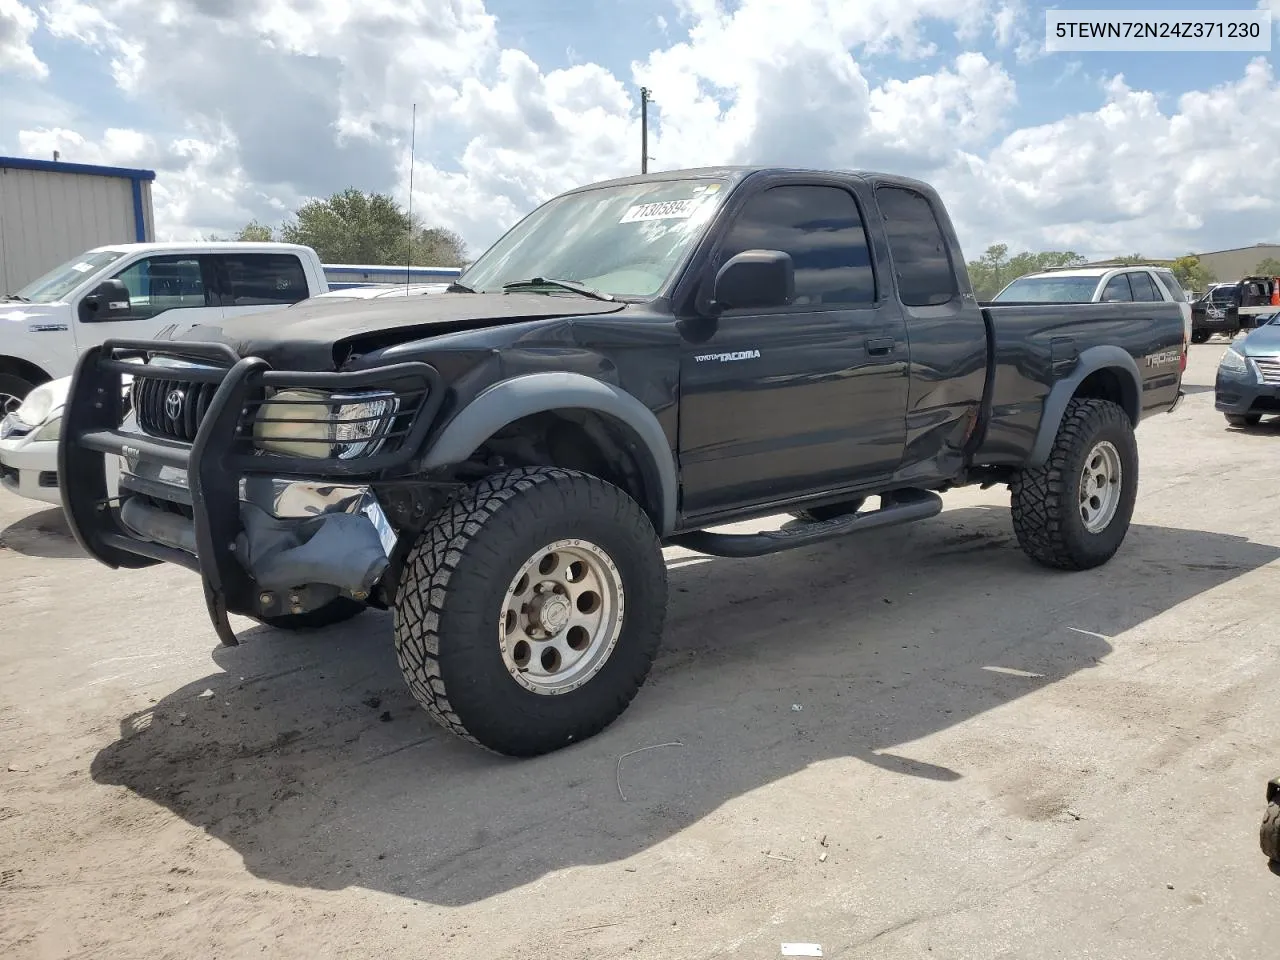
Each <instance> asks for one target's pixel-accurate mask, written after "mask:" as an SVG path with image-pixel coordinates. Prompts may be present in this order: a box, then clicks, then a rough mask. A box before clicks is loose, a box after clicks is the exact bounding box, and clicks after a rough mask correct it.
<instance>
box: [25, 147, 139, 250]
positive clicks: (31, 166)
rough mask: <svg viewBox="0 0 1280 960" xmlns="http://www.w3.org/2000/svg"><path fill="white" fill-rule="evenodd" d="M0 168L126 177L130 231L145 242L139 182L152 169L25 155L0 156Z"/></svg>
mask: <svg viewBox="0 0 1280 960" xmlns="http://www.w3.org/2000/svg"><path fill="white" fill-rule="evenodd" d="M0 170H35V171H37V172H39V173H74V174H80V175H82V176H89V177H117V178H119V179H121V180H128V181H129V185H130V186H131V187H132V188H133V235H134V237H135V238H137V242H138V243H146V242H147V215H146V211H145V210H144V209H143V206H142V183H143V181H144V180H148V181H149V180H154V179H155V178H156V172H155V171H154V170H134V169H131V168H129V167H99V166H95V165H93V164H89V163H63V162H62V161H60V160H32V159H30V158H29V157H0Z"/></svg>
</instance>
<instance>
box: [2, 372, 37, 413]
mask: <svg viewBox="0 0 1280 960" xmlns="http://www.w3.org/2000/svg"><path fill="white" fill-rule="evenodd" d="M35 388H36V384H34V383H32V382H31V381H30V380H27V379H26V378H24V377H20V376H18V375H17V374H14V373H0V417H3V416H5V415H6V414H10V413H13V411H15V410H17V409H18V407H20V406H22V401H23V400H25V399H27V394H28V393H30V392H31V391H32V390H34V389H35Z"/></svg>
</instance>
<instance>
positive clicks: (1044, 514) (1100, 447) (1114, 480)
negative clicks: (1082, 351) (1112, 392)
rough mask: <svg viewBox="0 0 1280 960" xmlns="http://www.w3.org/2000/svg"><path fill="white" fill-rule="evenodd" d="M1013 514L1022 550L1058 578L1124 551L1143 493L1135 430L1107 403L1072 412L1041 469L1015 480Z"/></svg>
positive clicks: (1080, 402)
mask: <svg viewBox="0 0 1280 960" xmlns="http://www.w3.org/2000/svg"><path fill="white" fill-rule="evenodd" d="M1011 487H1012V493H1013V496H1012V500H1011V504H1010V506H1011V509H1012V512H1013V529H1014V533H1015V534H1016V535H1017V537H1018V543H1019V545H1021V547H1022V549H1023V551H1024V552H1025V553H1026V554H1027V556H1029V557H1031V559H1033V560H1035V561H1036V562H1038V563H1041V564H1043V565H1044V566H1046V567H1051V568H1054V569H1058V570H1088V569H1090V568H1093V567H1098V566H1101V565H1102V564H1104V563H1106V562H1107V561H1108V560H1110V559H1111V558H1112V557H1113V556H1114V555H1115V553H1116V551H1117V550H1119V549H1120V544H1121V543H1122V542H1123V541H1124V538H1125V535H1126V534H1127V533H1128V531H1129V521H1130V519H1131V518H1132V516H1133V504H1134V501H1135V499H1136V498H1137V493H1138V445H1137V441H1136V440H1135V438H1134V435H1133V424H1132V423H1131V422H1130V421H1129V417H1128V415H1127V414H1126V413H1125V412H1124V410H1122V409H1121V408H1120V407H1119V406H1118V405H1116V404H1114V403H1111V402H1110V401H1107V400H1093V399H1075V400H1072V401H1071V402H1070V403H1068V404H1067V409H1066V413H1065V414H1064V415H1063V418H1062V423H1061V425H1060V426H1059V427H1058V436H1057V438H1056V439H1055V440H1054V443H1053V449H1052V450H1051V451H1050V452H1049V459H1048V462H1047V463H1046V464H1045V465H1044V466H1043V467H1038V468H1036V469H1032V470H1022V471H1020V472H1019V473H1018V474H1017V475H1016V476H1015V478H1014V481H1013V483H1012V484H1011Z"/></svg>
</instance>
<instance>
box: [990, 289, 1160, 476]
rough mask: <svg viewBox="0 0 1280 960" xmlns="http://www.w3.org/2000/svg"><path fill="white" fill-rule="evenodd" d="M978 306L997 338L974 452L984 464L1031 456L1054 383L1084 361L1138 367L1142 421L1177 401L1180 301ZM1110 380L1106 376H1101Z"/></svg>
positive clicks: (992, 344)
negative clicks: (984, 419) (983, 423)
mask: <svg viewBox="0 0 1280 960" xmlns="http://www.w3.org/2000/svg"><path fill="white" fill-rule="evenodd" d="M979 305H980V307H981V308H982V313H983V317H984V319H986V321H987V330H988V336H989V337H990V338H991V341H992V342H991V348H992V357H993V370H992V374H993V382H992V386H991V397H990V420H989V423H988V427H987V431H986V436H985V437H984V439H983V442H982V444H981V445H980V446H979V448H978V451H977V453H976V454H975V457H974V462H975V463H976V464H978V465H1007V464H1021V463H1022V462H1023V461H1025V460H1026V459H1027V457H1028V456H1029V455H1030V454H1031V452H1032V450H1033V448H1034V447H1035V444H1036V439H1037V433H1038V429H1039V426H1040V423H1041V420H1042V416H1043V413H1044V406H1045V401H1046V399H1047V398H1048V396H1049V392H1050V390H1051V389H1052V386H1053V384H1054V383H1056V382H1057V381H1059V380H1062V379H1064V378H1067V377H1070V376H1072V375H1073V374H1075V373H1077V372H1078V371H1079V370H1080V369H1081V368H1082V367H1081V363H1082V359H1084V360H1086V361H1087V362H1096V361H1097V360H1098V359H1100V358H1105V359H1106V360H1107V363H1108V364H1109V365H1113V366H1117V367H1119V368H1124V367H1126V366H1128V364H1130V363H1131V364H1132V365H1133V367H1132V369H1134V370H1136V372H1137V375H1138V378H1139V381H1140V382H1141V383H1142V391H1141V394H1140V395H1139V396H1138V397H1137V398H1135V399H1136V405H1137V411H1138V418H1139V419H1141V418H1143V417H1145V416H1147V415H1148V414H1150V413H1155V412H1158V411H1160V410H1165V409H1168V408H1170V407H1172V406H1173V404H1174V403H1175V401H1176V400H1177V394H1178V384H1179V377H1180V370H1181V353H1182V348H1183V321H1182V312H1181V310H1180V308H1179V306H1178V304H1177V303H1173V302H1141V303H990V302H983V303H980V304H979ZM1174 352H1176V353H1177V356H1176V357H1175V356H1174ZM1086 354H1088V356H1087V357H1085V355H1086ZM1126 358H1127V360H1126ZM1106 379H1107V378H1106V375H1105V374H1102V375H1100V382H1105V381H1106ZM1117 379H1118V378H1117ZM1114 399H1117V400H1121V399H1122V398H1121V397H1115V398H1114Z"/></svg>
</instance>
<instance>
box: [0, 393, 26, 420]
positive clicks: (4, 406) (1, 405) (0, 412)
mask: <svg viewBox="0 0 1280 960" xmlns="http://www.w3.org/2000/svg"><path fill="white" fill-rule="evenodd" d="M20 406H22V398H21V397H15V396H14V395H13V394H12V393H5V392H3V391H0V417H5V416H8V415H9V414H11V413H13V411H15V410H17V409H18V408H19V407H20Z"/></svg>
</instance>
